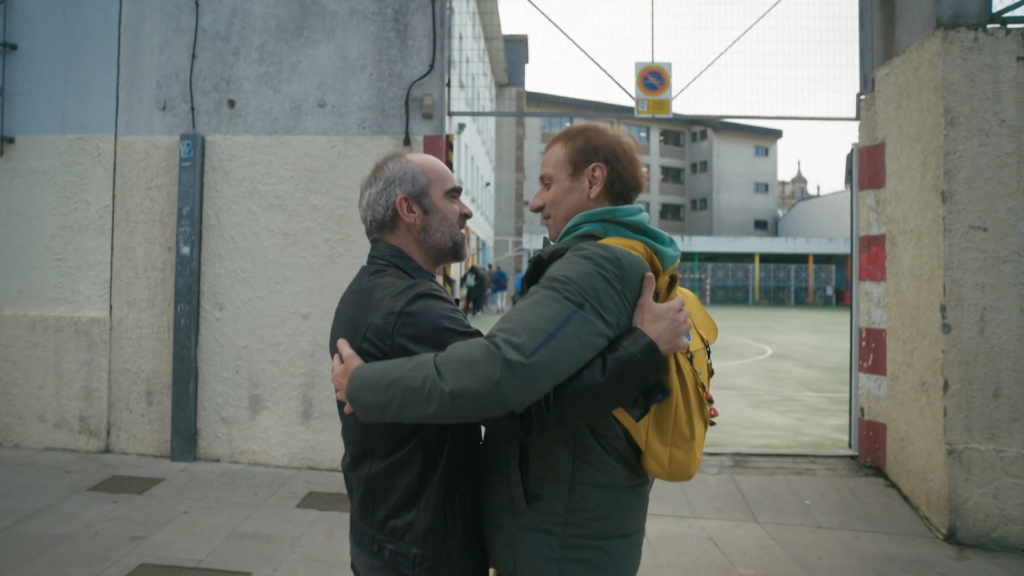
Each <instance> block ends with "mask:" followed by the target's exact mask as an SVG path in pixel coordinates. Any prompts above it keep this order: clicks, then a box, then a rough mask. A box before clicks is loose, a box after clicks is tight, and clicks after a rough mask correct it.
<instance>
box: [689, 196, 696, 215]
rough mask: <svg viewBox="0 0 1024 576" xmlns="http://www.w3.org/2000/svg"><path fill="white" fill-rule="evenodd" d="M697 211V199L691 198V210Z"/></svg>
mask: <svg viewBox="0 0 1024 576" xmlns="http://www.w3.org/2000/svg"><path fill="white" fill-rule="evenodd" d="M696 211H697V199H696V198H694V199H693V200H690V212H696Z"/></svg>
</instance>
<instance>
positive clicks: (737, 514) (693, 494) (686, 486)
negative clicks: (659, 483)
mask: <svg viewBox="0 0 1024 576" xmlns="http://www.w3.org/2000/svg"><path fill="white" fill-rule="evenodd" d="M679 486H681V487H682V492H683V494H684V495H685V496H686V500H687V502H689V505H690V509H691V510H692V511H693V517H695V518H713V519H716V520H736V521H742V522H753V521H754V513H753V512H751V511H750V507H748V506H747V503H746V501H745V500H744V499H743V494H741V493H740V490H739V488H737V487H736V482H735V481H734V480H733V478H732V476H729V475H726V474H722V475H719V476H709V475H706V474H697V476H695V477H694V478H693V480H690V481H689V482H683V483H681V484H680V485H679Z"/></svg>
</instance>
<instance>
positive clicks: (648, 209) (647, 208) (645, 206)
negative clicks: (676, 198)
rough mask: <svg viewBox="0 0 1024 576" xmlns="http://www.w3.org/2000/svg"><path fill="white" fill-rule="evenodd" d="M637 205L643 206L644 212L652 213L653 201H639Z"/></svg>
mask: <svg viewBox="0 0 1024 576" xmlns="http://www.w3.org/2000/svg"><path fill="white" fill-rule="evenodd" d="M637 206H640V207H641V208H643V209H644V212H647V213H648V214H650V213H651V203H650V202H637Z"/></svg>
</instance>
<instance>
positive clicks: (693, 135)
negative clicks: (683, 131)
mask: <svg viewBox="0 0 1024 576" xmlns="http://www.w3.org/2000/svg"><path fill="white" fill-rule="evenodd" d="M699 137H700V134H698V133H697V131H696V130H694V131H693V132H690V142H696V141H697V138H699Z"/></svg>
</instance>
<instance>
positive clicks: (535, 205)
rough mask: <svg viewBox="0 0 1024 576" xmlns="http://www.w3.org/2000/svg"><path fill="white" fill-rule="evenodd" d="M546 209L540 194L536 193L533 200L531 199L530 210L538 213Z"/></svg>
mask: <svg viewBox="0 0 1024 576" xmlns="http://www.w3.org/2000/svg"><path fill="white" fill-rule="evenodd" d="M543 209H544V201H543V200H541V199H540V194H534V196H533V200H530V212H533V213H534V214H537V213H538V212H540V211H541V210H543Z"/></svg>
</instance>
